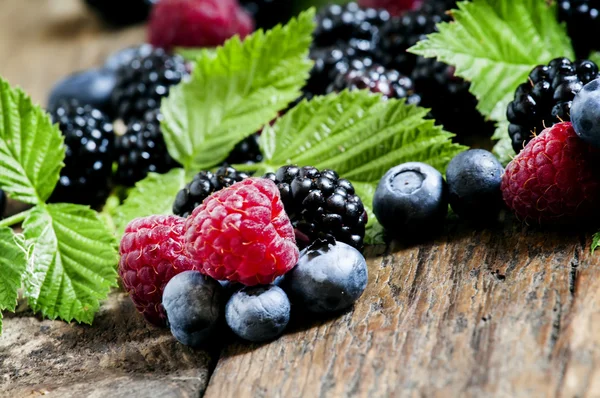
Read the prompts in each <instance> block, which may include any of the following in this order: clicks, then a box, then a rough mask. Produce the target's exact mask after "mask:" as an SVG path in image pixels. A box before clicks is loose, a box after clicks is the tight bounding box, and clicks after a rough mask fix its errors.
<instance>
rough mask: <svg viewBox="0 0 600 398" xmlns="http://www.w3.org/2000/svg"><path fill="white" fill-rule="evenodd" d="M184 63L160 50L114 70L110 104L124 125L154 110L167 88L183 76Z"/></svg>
mask: <svg viewBox="0 0 600 398" xmlns="http://www.w3.org/2000/svg"><path fill="white" fill-rule="evenodd" d="M187 73H188V72H187V68H186V64H185V61H184V60H183V58H181V57H180V56H178V55H169V54H167V53H165V51H164V50H163V49H160V48H154V49H152V51H151V52H150V53H147V52H143V53H141V54H140V55H138V56H136V57H135V58H133V59H132V60H131V62H130V63H129V64H127V65H123V66H121V67H120V68H119V69H118V70H117V86H116V87H115V90H114V91H113V96H112V102H113V107H114V108H115V112H116V114H117V116H118V117H120V118H122V119H123V120H124V121H125V122H126V123H129V122H130V121H132V120H134V119H142V118H143V117H144V115H145V114H146V112H148V111H149V110H154V109H158V108H159V107H160V102H161V100H162V98H163V97H166V96H167V95H168V94H169V89H170V87H171V86H173V85H175V84H177V83H179V82H180V81H181V80H182V79H183V78H184V77H185V76H186V75H187Z"/></svg>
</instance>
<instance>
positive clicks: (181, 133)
mask: <svg viewBox="0 0 600 398" xmlns="http://www.w3.org/2000/svg"><path fill="white" fill-rule="evenodd" d="M313 18H314V11H313V10H310V11H307V12H304V13H302V14H301V15H300V16H299V17H298V18H297V19H293V20H292V21H290V23H288V24H287V25H286V26H284V27H281V26H278V27H275V28H274V29H272V30H270V31H267V32H266V33H265V32H263V31H262V30H259V31H257V32H255V33H254V34H252V35H251V36H249V37H248V38H246V39H245V40H244V41H243V42H242V41H241V40H240V39H239V38H238V37H234V38H232V39H230V40H228V41H227V42H226V43H225V45H224V46H223V47H219V48H217V50H216V56H212V55H209V54H207V53H204V52H201V53H200V55H199V57H198V58H197V61H196V65H195V67H194V72H193V73H192V76H191V80H190V81H189V82H184V83H182V84H180V85H178V86H177V87H174V88H173V89H172V90H171V93H170V95H169V97H168V98H167V99H165V100H163V101H162V106H161V110H162V112H163V114H164V121H163V122H162V128H163V133H164V136H165V141H166V143H167V147H168V150H169V153H170V154H171V156H173V158H175V159H176V160H177V161H178V162H179V163H181V164H182V165H183V166H184V168H185V169H186V170H201V169H205V168H208V167H211V166H214V165H216V164H218V163H220V162H222V161H223V160H224V159H225V158H226V157H227V155H228V154H229V152H231V150H232V149H233V147H234V146H235V144H236V143H238V142H239V141H241V140H242V139H243V138H245V137H247V136H249V135H250V134H252V133H254V132H256V131H257V130H258V129H260V128H261V127H262V126H263V125H265V124H267V123H268V122H269V121H270V120H272V119H273V118H275V117H276V116H277V113H278V111H280V110H282V109H283V108H285V107H286V106H287V104H289V103H290V102H291V101H293V100H294V99H296V98H297V97H299V96H300V89H301V88H302V86H303V85H304V82H305V81H306V79H307V77H308V73H309V71H310V68H311V64H312V63H311V61H310V60H309V59H308V49H309V46H310V44H311V40H312V31H313V28H314V22H313Z"/></svg>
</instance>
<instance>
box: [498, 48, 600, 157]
mask: <svg viewBox="0 0 600 398" xmlns="http://www.w3.org/2000/svg"><path fill="white" fill-rule="evenodd" d="M596 77H598V66H597V65H596V64H595V63H594V62H592V61H589V60H581V61H576V62H571V61H570V60H568V59H567V58H556V59H553V60H552V61H550V63H549V64H548V65H538V66H536V67H535V68H533V70H532V71H531V73H530V74H529V78H528V80H527V82H525V83H523V84H521V85H520V86H519V87H517V90H516V91H515V97H514V100H513V101H512V102H511V103H510V104H508V108H507V110H506V116H507V117H508V121H509V122H510V125H509V127H508V134H509V135H510V138H511V139H512V146H513V148H514V150H515V151H516V152H517V153H519V152H520V151H521V149H523V147H524V146H525V145H526V144H527V143H528V142H529V141H530V140H531V139H532V138H533V137H534V136H535V135H536V134H539V133H541V132H542V130H544V129H545V128H546V127H551V126H552V125H553V124H555V123H558V122H561V121H565V122H567V121H570V120H571V116H570V111H571V102H572V101H573V98H574V97H575V94H577V93H578V92H579V90H581V88H582V87H583V86H584V85H585V84H586V83H588V82H590V81H592V80H594V79H595V78H596Z"/></svg>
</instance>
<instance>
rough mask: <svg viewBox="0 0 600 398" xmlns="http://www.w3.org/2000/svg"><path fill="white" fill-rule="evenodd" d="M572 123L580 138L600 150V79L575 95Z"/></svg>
mask: <svg viewBox="0 0 600 398" xmlns="http://www.w3.org/2000/svg"><path fill="white" fill-rule="evenodd" d="M571 121H572V122H573V128H574V129H575V132H576V133H577V135H578V136H579V138H581V139H582V140H584V141H585V142H587V143H588V144H590V145H593V146H595V147H596V148H600V123H599V122H600V79H595V80H592V81H591V82H589V83H588V84H586V85H585V86H583V89H582V90H581V91H580V92H578V93H577V95H575V99H573V104H572V105H571Z"/></svg>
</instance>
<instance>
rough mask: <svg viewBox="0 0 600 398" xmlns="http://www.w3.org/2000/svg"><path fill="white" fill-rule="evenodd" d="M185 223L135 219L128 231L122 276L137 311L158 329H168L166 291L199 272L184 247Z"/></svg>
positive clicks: (121, 251)
mask: <svg viewBox="0 0 600 398" xmlns="http://www.w3.org/2000/svg"><path fill="white" fill-rule="evenodd" d="M184 227H185V219H184V218H181V217H177V216H150V217H145V218H136V219H134V220H133V221H131V222H130V223H129V224H128V225H127V227H126V228H125V233H124V234H123V238H121V245H120V247H119V254H120V255H121V259H120V261H119V275H120V276H121V279H122V281H123V285H124V286H125V289H127V291H128V292H129V296H130V297H131V300H133V303H134V304H135V306H136V308H137V310H138V311H139V312H140V313H141V314H143V315H144V317H145V318H146V320H147V321H148V322H150V323H152V324H154V325H157V326H164V325H165V320H166V316H165V312H164V309H163V307H162V304H161V300H162V293H163V290H164V288H165V286H166V284H167V282H169V280H171V278H172V277H174V276H175V275H177V274H179V273H181V272H183V271H189V270H194V269H196V267H195V265H194V264H195V262H194V261H192V259H191V257H190V256H189V254H188V252H187V251H186V249H185V244H184V231H185V229H184Z"/></svg>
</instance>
